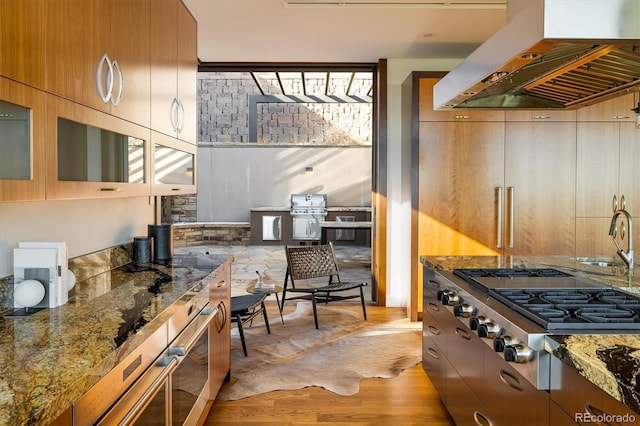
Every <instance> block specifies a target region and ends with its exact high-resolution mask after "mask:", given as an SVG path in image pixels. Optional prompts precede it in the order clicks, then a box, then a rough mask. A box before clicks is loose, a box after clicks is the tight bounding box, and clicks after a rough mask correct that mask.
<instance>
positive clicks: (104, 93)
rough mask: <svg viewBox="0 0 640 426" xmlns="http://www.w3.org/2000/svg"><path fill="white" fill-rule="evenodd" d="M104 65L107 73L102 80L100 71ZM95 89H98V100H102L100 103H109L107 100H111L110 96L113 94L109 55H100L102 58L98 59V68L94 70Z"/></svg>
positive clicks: (111, 67) (111, 68) (111, 66)
mask: <svg viewBox="0 0 640 426" xmlns="http://www.w3.org/2000/svg"><path fill="white" fill-rule="evenodd" d="M105 65H106V66H107V72H106V74H105V76H104V79H103V77H102V70H103V68H104V66H105ZM105 80H106V88H105ZM96 87H97V89H98V94H99V95H100V99H102V102H104V103H107V102H109V100H110V99H111V94H112V92H113V63H112V62H111V59H109V55H107V54H106V53H105V54H104V55H102V58H100V62H98V68H97V69H96Z"/></svg>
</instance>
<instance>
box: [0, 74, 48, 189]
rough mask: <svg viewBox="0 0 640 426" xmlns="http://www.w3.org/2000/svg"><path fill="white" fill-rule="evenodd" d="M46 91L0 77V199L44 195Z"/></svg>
mask: <svg viewBox="0 0 640 426" xmlns="http://www.w3.org/2000/svg"><path fill="white" fill-rule="evenodd" d="M44 123H45V94H44V92H42V91H39V90H37V89H34V88H32V87H29V86H26V85H23V84H20V83H16V82H14V81H12V80H9V79H6V78H2V77H0V152H1V153H2V155H0V201H29V200H44V198H45V171H44V170H45V164H44V158H45V155H44V152H45V147H44V141H45V135H44V130H45V124H44Z"/></svg>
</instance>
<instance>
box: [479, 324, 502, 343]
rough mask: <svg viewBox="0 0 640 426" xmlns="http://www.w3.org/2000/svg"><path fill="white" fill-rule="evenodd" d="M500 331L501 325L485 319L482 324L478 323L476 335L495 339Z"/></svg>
mask: <svg viewBox="0 0 640 426" xmlns="http://www.w3.org/2000/svg"><path fill="white" fill-rule="evenodd" d="M501 331H502V327H500V326H499V325H498V324H496V323H494V322H492V321H487V322H485V323H484V324H478V336H480V337H486V338H488V339H495V338H496V337H498V336H499V335H500V332H501Z"/></svg>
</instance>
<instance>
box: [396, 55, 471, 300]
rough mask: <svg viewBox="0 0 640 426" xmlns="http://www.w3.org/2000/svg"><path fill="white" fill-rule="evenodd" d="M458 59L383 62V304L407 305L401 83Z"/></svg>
mask: <svg viewBox="0 0 640 426" xmlns="http://www.w3.org/2000/svg"><path fill="white" fill-rule="evenodd" d="M460 61H461V59H432V60H426V59H425V60H418V59H390V60H388V61H387V67H388V69H387V73H388V74H387V89H388V92H387V96H388V107H387V111H388V114H387V173H388V175H387V207H388V212H387V214H388V218H387V306H407V304H408V301H409V298H410V296H411V258H410V257H411V140H402V119H401V111H402V83H403V82H404V81H405V80H406V79H407V77H408V76H409V75H410V74H411V73H412V72H413V71H449V70H451V69H453V68H454V67H455V66H456V65H457V64H458V63H460Z"/></svg>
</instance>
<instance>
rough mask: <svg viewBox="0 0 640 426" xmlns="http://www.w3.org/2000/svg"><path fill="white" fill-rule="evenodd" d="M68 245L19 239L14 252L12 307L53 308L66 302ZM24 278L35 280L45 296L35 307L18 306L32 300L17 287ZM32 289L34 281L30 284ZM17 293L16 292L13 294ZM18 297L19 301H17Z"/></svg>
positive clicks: (59, 242) (57, 242)
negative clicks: (21, 240)
mask: <svg viewBox="0 0 640 426" xmlns="http://www.w3.org/2000/svg"><path fill="white" fill-rule="evenodd" d="M69 275H70V273H69V270H68V254H67V244H66V242H64V241H42V242H41V241H36V242H20V243H19V244H18V248H16V249H14V251H13V278H14V295H15V294H20V295H21V296H22V297H20V298H16V297H14V308H30V307H36V308H54V307H56V306H61V305H64V304H65V303H67V302H68V301H69V288H68V283H69ZM26 280H37V281H39V282H40V283H41V284H42V285H43V287H44V292H45V295H44V297H43V298H42V300H41V301H39V302H38V303H36V304H35V305H34V306H21V305H20V303H19V302H20V301H21V300H22V301H24V300H29V301H31V302H33V301H34V299H33V298H31V297H29V296H28V295H26V297H25V295H24V294H23V293H24V291H27V290H26V289H24V291H22V290H23V289H21V288H20V284H21V283H22V282H23V281H26ZM29 285H30V287H31V288H33V283H29ZM34 290H35V289H34ZM16 292H17V293H16ZM16 299H18V300H16Z"/></svg>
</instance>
